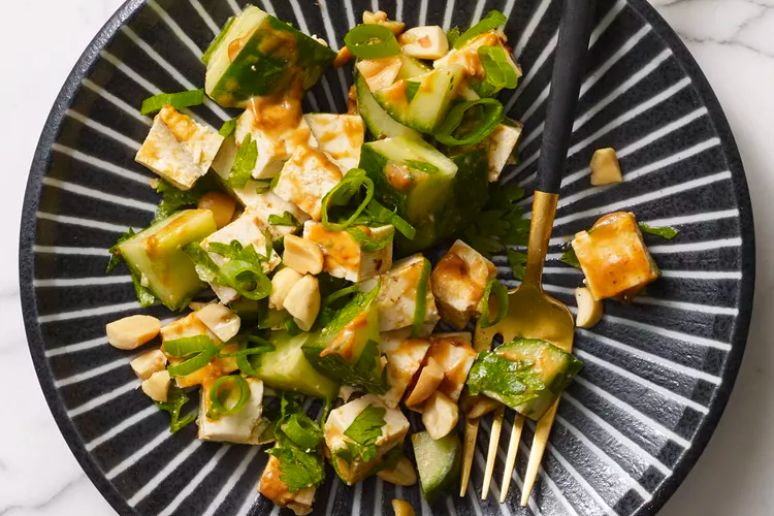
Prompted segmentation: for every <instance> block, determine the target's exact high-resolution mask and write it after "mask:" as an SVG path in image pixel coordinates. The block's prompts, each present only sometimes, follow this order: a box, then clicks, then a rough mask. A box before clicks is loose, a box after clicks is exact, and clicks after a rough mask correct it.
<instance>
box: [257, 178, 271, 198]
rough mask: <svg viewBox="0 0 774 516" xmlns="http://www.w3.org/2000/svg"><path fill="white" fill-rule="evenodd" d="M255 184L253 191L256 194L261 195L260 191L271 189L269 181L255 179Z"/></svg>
mask: <svg viewBox="0 0 774 516" xmlns="http://www.w3.org/2000/svg"><path fill="white" fill-rule="evenodd" d="M256 183H257V184H256V186H255V193H257V194H258V195H261V194H262V193H266V192H268V191H269V190H270V189H271V183H267V182H265V181H257V182H256Z"/></svg>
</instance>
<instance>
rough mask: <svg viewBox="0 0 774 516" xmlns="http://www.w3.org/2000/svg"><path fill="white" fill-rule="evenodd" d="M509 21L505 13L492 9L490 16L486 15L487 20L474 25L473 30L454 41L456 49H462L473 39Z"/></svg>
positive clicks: (467, 31)
mask: <svg viewBox="0 0 774 516" xmlns="http://www.w3.org/2000/svg"><path fill="white" fill-rule="evenodd" d="M507 21H508V18H506V17H505V15H504V14H503V13H501V12H500V11H498V10H497V9H492V10H491V11H489V14H487V15H486V18H484V19H483V20H481V21H480V22H478V23H477V24H475V25H473V26H472V27H471V28H469V29H468V30H466V31H465V32H463V33H462V36H460V37H458V38H457V39H455V40H454V48H462V46H463V45H465V43H467V42H468V41H470V40H471V39H473V38H475V37H476V36H478V35H480V34H483V33H485V32H489V31H490V30H495V29H496V28H498V27H499V26H500V25H503V24H504V23H505V22H507Z"/></svg>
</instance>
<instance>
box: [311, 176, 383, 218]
mask: <svg viewBox="0 0 774 516" xmlns="http://www.w3.org/2000/svg"><path fill="white" fill-rule="evenodd" d="M365 174H366V173H365V171H364V170H361V169H359V168H353V169H352V170H350V171H349V172H347V175H346V176H344V179H342V181H341V182H340V183H339V184H337V185H336V186H335V187H334V188H333V189H332V190H331V191H330V192H328V193H327V194H326V195H325V197H323V200H322V204H321V208H322V225H323V227H324V228H325V229H327V230H329V231H344V230H345V229H347V228H348V227H349V226H351V225H352V224H354V222H355V220H356V219H357V218H358V217H359V216H360V214H361V213H363V210H365V209H366V206H368V205H369V203H370V202H371V200H372V199H373V198H374V190H375V189H376V187H375V186H374V182H373V180H372V179H371V178H370V177H368V176H366V175H365ZM361 186H365V189H366V194H365V199H363V202H361V203H360V204H359V205H358V207H357V208H355V211H354V212H353V213H352V215H350V217H349V218H348V219H347V220H345V221H344V222H341V223H335V222H330V220H329V213H328V210H330V209H331V208H333V206H336V205H339V206H341V205H346V203H347V202H349V200H350V199H351V198H352V197H353V196H354V195H355V194H356V193H357V192H358V191H359V190H360V187H361Z"/></svg>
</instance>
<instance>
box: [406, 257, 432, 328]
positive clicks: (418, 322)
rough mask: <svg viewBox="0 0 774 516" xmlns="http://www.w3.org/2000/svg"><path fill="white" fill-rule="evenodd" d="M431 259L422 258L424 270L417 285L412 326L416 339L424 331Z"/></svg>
mask: <svg viewBox="0 0 774 516" xmlns="http://www.w3.org/2000/svg"><path fill="white" fill-rule="evenodd" d="M431 268H432V267H431V266H430V260H428V259H427V258H424V259H423V260H422V272H421V273H420V274H419V284H418V285H417V299H416V302H415V305H414V323H413V324H412V326H411V338H412V339H415V338H417V337H419V336H421V335H422V333H424V326H425V319H426V315H427V286H428V284H429V283H430V270H431Z"/></svg>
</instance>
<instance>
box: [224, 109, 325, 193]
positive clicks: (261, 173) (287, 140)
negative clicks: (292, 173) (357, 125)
mask: <svg viewBox="0 0 774 516" xmlns="http://www.w3.org/2000/svg"><path fill="white" fill-rule="evenodd" d="M288 104H289V101H285V102H277V101H275V100H274V99H271V98H258V97H256V98H254V99H252V100H251V101H250V102H249V103H248V108H247V110H245V112H244V113H243V114H242V115H241V116H240V117H239V119H238V120H237V126H236V131H235V133H234V135H235V137H236V144H237V146H238V147H241V146H242V144H243V143H244V141H245V139H246V138H247V135H248V134H250V135H252V141H253V142H255V143H256V146H257V147H258V160H257V161H256V163H255V168H253V174H252V175H253V178H254V179H271V178H273V177H274V176H276V175H277V173H278V172H279V171H280V170H282V166H283V165H284V163H285V161H287V160H288V159H290V157H291V156H292V155H293V152H294V151H295V150H296V149H297V148H300V147H311V148H317V140H316V139H315V137H314V136H313V135H312V130H311V129H310V128H309V124H307V123H306V119H305V118H304V117H303V116H302V115H301V113H300V106H299V111H298V113H297V112H296V110H295V109H293V108H292V107H290V106H289V105H288Z"/></svg>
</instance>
